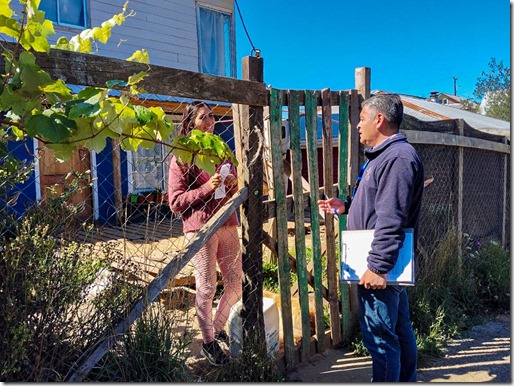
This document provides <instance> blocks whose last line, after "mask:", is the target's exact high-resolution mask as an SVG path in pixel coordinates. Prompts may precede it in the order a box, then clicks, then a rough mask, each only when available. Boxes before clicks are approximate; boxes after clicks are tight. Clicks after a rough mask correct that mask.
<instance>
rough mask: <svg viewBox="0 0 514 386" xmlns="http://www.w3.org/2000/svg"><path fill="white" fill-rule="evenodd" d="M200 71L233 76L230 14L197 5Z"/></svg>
mask: <svg viewBox="0 0 514 386" xmlns="http://www.w3.org/2000/svg"><path fill="white" fill-rule="evenodd" d="M198 46H199V54H200V71H201V72H203V73H207V74H212V75H222V76H235V60H234V59H233V57H234V56H233V55H232V52H233V46H234V44H233V28H232V15H231V14H230V13H226V12H221V11H218V10H215V9H211V8H206V7H203V6H200V7H198Z"/></svg>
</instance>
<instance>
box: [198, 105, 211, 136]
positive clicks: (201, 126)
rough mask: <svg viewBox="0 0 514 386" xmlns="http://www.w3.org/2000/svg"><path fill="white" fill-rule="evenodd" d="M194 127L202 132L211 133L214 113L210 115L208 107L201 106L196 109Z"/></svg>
mask: <svg viewBox="0 0 514 386" xmlns="http://www.w3.org/2000/svg"><path fill="white" fill-rule="evenodd" d="M194 127H195V129H198V130H200V131H202V132H204V133H206V132H208V133H212V132H213V131H214V115H212V111H211V110H210V109H209V108H208V107H206V106H202V107H200V109H198V114H196V117H195V121H194Z"/></svg>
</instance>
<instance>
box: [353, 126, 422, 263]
mask: <svg viewBox="0 0 514 386" xmlns="http://www.w3.org/2000/svg"><path fill="white" fill-rule="evenodd" d="M365 155H366V157H367V158H368V160H369V163H368V165H367V167H366V169H365V170H364V173H363V175H362V180H361V181H360V183H359V186H358V188H357V192H356V194H355V197H354V198H353V200H352V202H351V205H350V208H349V210H348V224H347V228H348V230H362V229H374V230H375V234H374V238H373V242H372V244H371V251H370V252H369V255H368V268H369V269H370V270H371V271H372V272H375V273H387V272H389V271H390V270H391V269H392V268H393V267H394V265H395V263H396V260H397V258H398V251H399V250H400V247H401V245H402V243H403V240H404V238H405V234H404V231H403V229H405V228H414V240H417V233H418V232H417V228H418V219H419V213H420V209H421V197H422V195H423V182H424V171H423V164H422V163H421V160H420V158H419V156H418V154H417V153H416V150H415V149H414V148H413V147H412V145H411V144H409V143H408V142H407V138H406V137H405V135H403V134H401V133H398V134H395V135H393V136H391V137H389V138H388V139H386V140H385V141H384V142H382V143H381V144H379V145H378V146H376V147H374V148H368V149H366V150H365ZM414 245H416V243H414Z"/></svg>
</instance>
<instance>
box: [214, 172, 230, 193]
mask: <svg viewBox="0 0 514 386" xmlns="http://www.w3.org/2000/svg"><path fill="white" fill-rule="evenodd" d="M219 174H220V175H221V184H220V185H219V186H218V187H217V188H216V190H215V191H214V198H216V199H218V200H219V199H220V198H224V197H225V196H226V195H227V193H226V191H225V178H227V176H228V175H229V174H230V165H229V164H223V165H222V166H221V168H220V170H219Z"/></svg>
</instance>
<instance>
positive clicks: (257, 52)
mask: <svg viewBox="0 0 514 386" xmlns="http://www.w3.org/2000/svg"><path fill="white" fill-rule="evenodd" d="M234 3H235V4H236V8H237V13H238V14H239V18H240V19H241V24H243V28H244V30H245V32H246V36H247V37H248V41H249V42H250V45H251V46H252V54H253V53H254V52H255V56H257V57H260V56H261V50H259V49H257V48H255V46H254V45H253V42H252V38H250V34H249V33H248V30H247V29H246V25H245V22H244V20H243V15H242V14H241V10H240V9H239V4H238V3H237V0H234Z"/></svg>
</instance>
